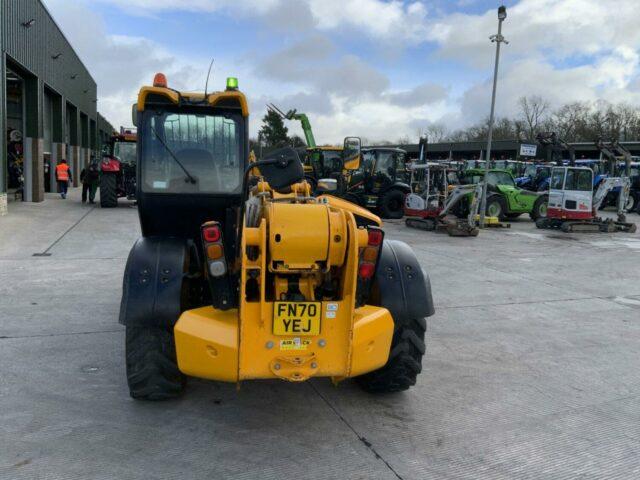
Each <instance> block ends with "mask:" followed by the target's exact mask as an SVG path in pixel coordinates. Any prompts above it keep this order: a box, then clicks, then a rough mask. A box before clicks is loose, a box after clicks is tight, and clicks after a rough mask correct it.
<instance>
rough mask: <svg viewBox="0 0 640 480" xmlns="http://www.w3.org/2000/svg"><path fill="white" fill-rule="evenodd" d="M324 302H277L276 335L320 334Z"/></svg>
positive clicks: (275, 306)
mask: <svg viewBox="0 0 640 480" xmlns="http://www.w3.org/2000/svg"><path fill="white" fill-rule="evenodd" d="M321 312H322V304H321V303H320V302H275V303H274V304H273V334H274V335H319V334H320V318H321Z"/></svg>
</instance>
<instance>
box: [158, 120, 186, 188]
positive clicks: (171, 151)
mask: <svg viewBox="0 0 640 480" xmlns="http://www.w3.org/2000/svg"><path fill="white" fill-rule="evenodd" d="M151 131H152V132H153V134H154V135H155V136H156V138H157V139H158V140H160V143H161V144H162V146H163V147H164V149H165V150H166V151H167V152H168V153H169V155H171V158H173V159H174V160H175V162H176V163H177V164H178V165H179V166H180V168H181V169H182V171H183V172H184V174H185V175H186V176H187V178H185V180H187V181H188V182H189V183H193V184H195V183H196V178H195V177H194V176H193V175H191V174H190V173H189V171H188V170H187V169H186V168H185V167H184V165H182V163H181V162H180V160H178V157H176V154H175V153H173V150H171V149H170V148H169V145H167V144H166V143H165V142H164V140H162V138H160V135H158V132H156V129H155V128H154V127H153V126H151Z"/></svg>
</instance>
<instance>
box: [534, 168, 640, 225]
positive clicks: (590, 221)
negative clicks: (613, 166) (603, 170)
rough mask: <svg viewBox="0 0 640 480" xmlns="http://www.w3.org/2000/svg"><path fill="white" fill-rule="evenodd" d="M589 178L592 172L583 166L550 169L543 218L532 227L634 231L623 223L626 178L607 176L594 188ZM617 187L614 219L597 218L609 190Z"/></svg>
mask: <svg viewBox="0 0 640 480" xmlns="http://www.w3.org/2000/svg"><path fill="white" fill-rule="evenodd" d="M593 177H594V172H593V170H591V169H590V168H587V167H577V166H573V167H572V166H564V167H554V168H553V170H552V172H551V184H550V188H549V206H548V209H547V216H546V218H539V219H538V220H537V221H536V227H538V228H559V229H561V230H562V231H563V232H615V231H623V232H631V233H633V232H635V231H636V225H635V224H634V223H628V222H627V221H626V217H625V210H624V205H625V203H626V197H627V195H629V187H630V182H629V178H628V177H607V178H604V179H603V180H602V181H601V182H600V183H599V184H598V186H597V187H596V188H595V189H594V182H593ZM618 187H619V188H620V195H619V196H618V218H617V220H613V219H608V218H601V217H598V216H597V211H598V208H599V207H600V204H601V203H602V201H603V200H604V198H605V197H606V196H607V194H608V193H609V192H610V191H611V190H612V189H614V188H618Z"/></svg>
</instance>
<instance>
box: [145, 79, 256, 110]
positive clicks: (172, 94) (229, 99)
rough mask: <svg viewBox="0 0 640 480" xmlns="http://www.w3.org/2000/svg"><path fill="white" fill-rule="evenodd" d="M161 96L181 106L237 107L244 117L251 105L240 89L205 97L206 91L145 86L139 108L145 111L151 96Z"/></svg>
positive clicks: (210, 94)
mask: <svg viewBox="0 0 640 480" xmlns="http://www.w3.org/2000/svg"><path fill="white" fill-rule="evenodd" d="M156 96H159V97H161V98H163V99H166V100H168V102H169V103H172V104H174V105H180V106H192V105H203V104H208V105H209V106H211V107H221V108H222V107H224V108H237V109H239V110H240V111H241V112H242V116H243V117H248V116H249V106H248V104H247V99H246V97H245V96H244V94H243V93H242V92H240V91H238V90H225V91H223V92H212V93H208V94H207V97H206V99H205V96H204V93H199V92H179V91H177V90H174V89H172V88H168V87H152V86H144V87H142V88H141V89H140V92H139V93H138V102H137V110H138V111H139V112H142V111H144V109H145V105H146V104H147V102H148V100H149V98H150V97H151V98H153V97H156Z"/></svg>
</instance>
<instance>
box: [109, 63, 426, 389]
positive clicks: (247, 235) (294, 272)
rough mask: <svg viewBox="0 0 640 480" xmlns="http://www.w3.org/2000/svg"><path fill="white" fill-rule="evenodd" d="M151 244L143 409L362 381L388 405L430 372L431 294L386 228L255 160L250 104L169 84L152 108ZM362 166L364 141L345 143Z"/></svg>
mask: <svg viewBox="0 0 640 480" xmlns="http://www.w3.org/2000/svg"><path fill="white" fill-rule="evenodd" d="M134 116H135V120H136V124H137V126H138V144H139V148H138V152H139V161H138V168H139V170H138V177H139V179H140V181H139V182H138V189H139V195H138V199H139V213H140V221H141V226H142V232H143V237H142V238H141V239H140V240H138V242H137V243H136V244H135V245H134V247H133V249H132V251H131V254H130V256H129V260H128V262H127V268H126V271H125V278H124V291H123V299H122V304H121V312H120V321H121V323H123V324H125V325H126V326H127V339H126V340H127V345H126V347H127V348H126V350H127V351H126V354H127V378H128V383H129V387H130V392H131V395H132V396H133V397H134V398H142V399H151V400H155V399H164V398H170V397H173V396H175V395H177V394H179V393H180V392H181V391H182V389H183V386H184V375H190V376H195V377H200V378H206V379H211V380H217V381H224V382H240V381H243V380H251V379H282V380H287V381H292V382H300V381H304V380H307V379H309V378H311V377H330V378H332V379H333V380H334V381H339V380H342V379H345V378H349V377H356V378H357V380H358V381H359V383H360V384H361V385H362V386H363V387H364V388H365V389H367V390H369V391H373V392H390V391H399V390H404V389H407V388H409V387H410V386H411V385H413V384H414V383H415V381H416V377H417V375H418V373H419V372H420V370H421V359H422V356H423V354H424V334H425V330H426V323H425V317H427V316H430V315H432V314H433V302H432V299H431V290H430V285H429V279H428V277H427V275H426V273H425V272H424V271H423V270H422V268H421V267H420V265H419V263H418V261H417V259H416V257H415V255H414V254H413V252H412V251H411V249H410V248H409V247H408V246H407V245H406V244H404V243H402V242H396V241H389V240H384V232H383V230H382V229H381V222H380V220H379V218H378V217H376V216H375V215H373V214H372V213H370V212H368V211H367V210H365V209H362V208H360V207H358V206H356V205H353V204H351V203H349V202H346V201H344V200H341V199H338V198H335V197H332V196H330V195H321V196H319V197H313V196H312V195H311V189H310V186H309V184H308V183H307V182H306V181H305V180H304V170H303V167H302V163H301V162H300V159H299V158H298V156H297V154H296V152H295V151H294V150H293V149H282V150H279V151H277V152H273V153H272V155H271V156H270V157H268V158H265V159H263V160H260V161H257V162H252V163H250V162H249V161H248V159H249V152H248V136H247V125H248V111H247V102H246V100H245V98H244V95H242V94H241V93H240V92H239V91H238V90H237V81H236V80H235V79H230V80H229V81H228V86H227V90H226V91H224V92H216V93H212V94H210V95H207V96H205V95H202V94H200V95H197V94H184V93H178V92H176V91H174V90H171V89H169V88H167V84H166V79H164V77H163V76H156V81H155V82H154V86H153V87H143V88H142V89H141V91H140V94H139V97H138V103H137V105H136V111H135V115H134ZM345 151H346V153H347V157H348V158H359V155H360V143H359V139H354V138H348V139H346V140H345Z"/></svg>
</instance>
